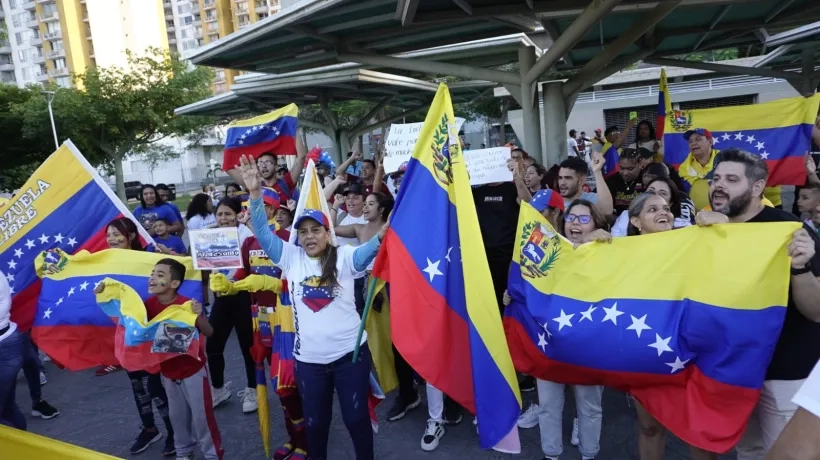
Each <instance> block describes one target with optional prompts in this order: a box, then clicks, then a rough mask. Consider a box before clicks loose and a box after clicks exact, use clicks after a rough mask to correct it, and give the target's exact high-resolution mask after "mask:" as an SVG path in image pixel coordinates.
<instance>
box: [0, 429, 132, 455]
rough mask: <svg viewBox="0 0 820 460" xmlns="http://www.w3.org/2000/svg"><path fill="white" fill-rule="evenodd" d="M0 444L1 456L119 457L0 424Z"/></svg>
mask: <svg viewBox="0 0 820 460" xmlns="http://www.w3.org/2000/svg"><path fill="white" fill-rule="evenodd" d="M0 444H2V446H3V458H9V459H29V458H40V459H47V458H59V459H60V460H118V459H119V457H112V456H110V455H106V454H101V453H99V452H94V451H93V450H89V449H84V448H82V447H79V446H74V445H71V444H67V443H64V442H61V441H57V440H56V439H50V438H47V437H45V436H40V435H37V434H34V433H30V432H28V431H22V430H17V429H14V428H11V427H7V426H5V425H2V424H0Z"/></svg>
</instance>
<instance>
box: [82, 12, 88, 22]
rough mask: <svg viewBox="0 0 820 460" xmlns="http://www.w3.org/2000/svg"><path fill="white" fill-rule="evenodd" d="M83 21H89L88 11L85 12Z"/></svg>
mask: <svg viewBox="0 0 820 460" xmlns="http://www.w3.org/2000/svg"><path fill="white" fill-rule="evenodd" d="M83 22H88V13H83Z"/></svg>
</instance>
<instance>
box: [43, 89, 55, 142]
mask: <svg viewBox="0 0 820 460" xmlns="http://www.w3.org/2000/svg"><path fill="white" fill-rule="evenodd" d="M40 94H42V95H43V96H45V98H46V102H48V117H49V118H50V119H51V132H52V133H53V134H54V148H56V149H59V148H60V141H58V140H57V126H55V125H54V111H53V110H51V101H53V100H54V91H40Z"/></svg>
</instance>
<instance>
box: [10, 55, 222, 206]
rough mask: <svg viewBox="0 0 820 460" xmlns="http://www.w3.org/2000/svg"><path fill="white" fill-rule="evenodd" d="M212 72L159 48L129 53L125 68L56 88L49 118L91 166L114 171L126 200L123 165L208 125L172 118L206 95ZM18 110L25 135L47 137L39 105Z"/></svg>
mask: <svg viewBox="0 0 820 460" xmlns="http://www.w3.org/2000/svg"><path fill="white" fill-rule="evenodd" d="M211 80H212V72H211V71H210V70H208V69H206V68H202V67H193V68H192V67H190V66H189V65H188V64H187V63H185V62H183V61H180V60H179V59H178V57H177V56H175V55H171V54H169V53H167V52H165V51H163V50H160V49H149V50H147V52H146V53H144V54H142V55H139V56H137V55H135V54H133V53H130V52H129V53H128V68H127V69H123V68H119V67H108V68H90V69H89V70H88V71H87V72H86V73H84V74H81V75H76V76H75V82H76V85H77V86H78V88H80V89H73V88H70V89H59V88H58V89H55V93H56V94H55V97H54V101H53V104H52V105H53V109H54V118H55V122H56V124H57V132H58V135H59V136H60V138H61V139H66V138H70V139H71V140H72V141H73V142H74V143H75V144H77V146H78V147H79V148H80V150H81V151H82V152H83V154H84V155H86V157H87V158H88V159H89V161H91V162H92V163H93V164H96V165H102V166H109V167H111V169H113V170H114V171H115V177H116V182H117V192H118V194H119V195H120V197H121V198H124V197H125V188H124V186H123V172H122V161H123V159H125V157H126V156H127V155H129V154H132V153H139V152H140V149H144V148H145V147H146V146H148V145H150V144H153V143H154V142H157V141H159V140H161V139H163V138H165V137H168V136H174V135H177V136H183V135H187V134H189V133H192V132H195V131H197V130H198V129H200V128H201V127H202V126H204V125H207V124H210V123H211V121H210V120H209V119H207V118H202V117H175V116H174V109H175V108H177V107H181V106H183V105H187V104H191V103H193V102H196V101H199V100H202V99H204V98H206V97H209V96H210V95H211V90H210V82H211ZM18 109H19V110H20V111H21V113H22V114H23V118H24V128H23V133H24V135H26V136H43V137H45V138H50V137H51V134H50V129H51V125H50V123H49V121H48V111H47V107H46V104H45V101H44V100H38V99H36V98H32V99H29V100H28V101H27V103H26V104H24V105H23V106H21V107H18Z"/></svg>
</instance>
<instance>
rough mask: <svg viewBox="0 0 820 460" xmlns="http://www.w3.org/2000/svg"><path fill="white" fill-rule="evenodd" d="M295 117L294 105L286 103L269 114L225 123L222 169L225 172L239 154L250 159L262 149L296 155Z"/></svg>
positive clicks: (296, 109)
mask: <svg viewBox="0 0 820 460" xmlns="http://www.w3.org/2000/svg"><path fill="white" fill-rule="evenodd" d="M298 116H299V109H298V108H297V107H296V104H288V105H286V106H284V107H282V108H281V109H278V110H274V111H273V112H271V113H268V114H265V115H259V116H258V117H254V118H249V119H247V120H239V121H234V122H233V123H231V124H229V125H228V133H227V135H226V136H225V153H224V155H223V157H222V169H223V170H225V171H228V170H229V169H233V168H235V167H237V166H239V157H241V156H242V155H250V156H252V157H254V158H257V157H259V155H261V154H262V153H265V152H271V153H275V154H276V155H296V128H297V120H298V118H297V117H298Z"/></svg>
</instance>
